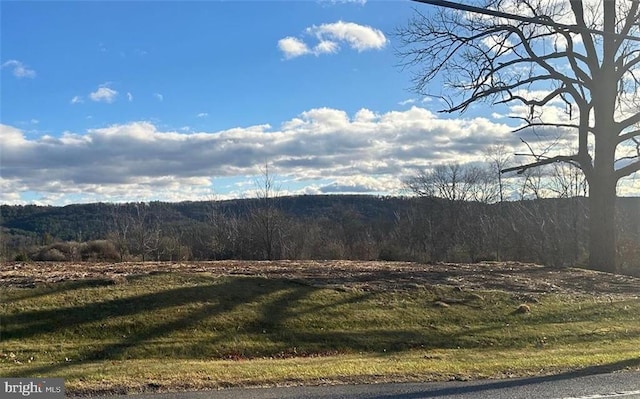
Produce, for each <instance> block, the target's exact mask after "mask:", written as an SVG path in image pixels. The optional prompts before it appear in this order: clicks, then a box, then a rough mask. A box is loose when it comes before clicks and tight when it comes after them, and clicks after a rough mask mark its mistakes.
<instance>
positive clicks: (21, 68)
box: [2, 60, 36, 79]
mask: <svg viewBox="0 0 640 399" xmlns="http://www.w3.org/2000/svg"><path fill="white" fill-rule="evenodd" d="M2 68H12V69H13V76H15V77H16V78H18V79H21V78H31V79H33V78H35V77H36V71H34V70H33V69H30V68H29V67H28V66H26V65H24V64H23V63H22V62H20V61H18V60H9V61H6V62H5V63H3V64H2Z"/></svg>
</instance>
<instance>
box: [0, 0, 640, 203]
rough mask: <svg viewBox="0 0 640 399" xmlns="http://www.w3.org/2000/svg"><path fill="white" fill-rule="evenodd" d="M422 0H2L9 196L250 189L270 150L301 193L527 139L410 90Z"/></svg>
mask: <svg viewBox="0 0 640 399" xmlns="http://www.w3.org/2000/svg"><path fill="white" fill-rule="evenodd" d="M414 7H420V8H421V10H422V11H423V12H427V13H428V12H429V9H428V8H426V7H423V6H421V5H416V4H415V3H411V2H410V1H403V0H396V1H371V0H370V1H364V0H359V1H339V0H326V1H324V0H316V1H198V2H169V1H167V2H165V1H127V2H98V1H84V2H80V1H74V2H57V1H56V2H31V1H3V2H2V3H1V18H2V21H1V22H2V32H1V33H2V35H1V41H2V43H1V52H0V55H1V59H0V63H1V65H2V77H1V79H2V80H1V84H2V86H1V95H2V96H1V101H2V104H1V111H0V112H1V114H0V118H1V120H0V122H1V124H2V132H1V133H2V136H3V137H2V142H3V144H2V153H1V156H2V158H0V165H1V166H2V178H0V187H1V188H2V190H1V191H2V192H1V193H0V202H2V203H40V204H54V205H62V204H66V203H72V202H95V201H142V200H144V201H147V200H166V201H181V200H200V199H211V198H221V199H222V198H232V197H243V196H251V195H252V191H253V190H255V180H256V176H259V175H260V173H261V172H260V171H261V168H262V167H263V166H264V165H265V164H266V163H268V164H269V166H270V170H271V172H272V173H273V174H274V175H275V176H276V178H277V179H278V181H279V186H280V189H281V191H282V192H283V193H284V194H319V193H341V192H344V193H369V194H399V193H402V189H403V185H402V180H403V179H404V178H405V177H407V176H409V175H411V174H412V173H415V170H416V169H417V168H424V167H429V166H432V165H435V164H439V163H446V162H453V161H455V162H463V163H464V162H479V161H482V160H483V159H484V158H483V157H484V155H483V154H485V153H486V150H487V148H488V147H489V146H490V145H492V144H496V143H498V144H502V145H504V146H506V148H508V149H509V150H510V151H511V150H512V152H515V151H516V150H517V148H518V143H519V138H518V137H516V136H514V135H512V134H510V133H509V131H510V128H512V127H513V126H511V127H510V126H509V125H508V123H509V122H508V120H506V119H504V118H503V115H502V114H501V112H502V111H501V110H498V109H489V108H483V107H473V108H472V109H471V110H470V111H469V112H467V113H465V114H464V115H443V114H438V113H437V111H438V110H439V109H440V108H441V104H439V103H438V101H435V100H431V99H429V98H422V97H420V96H417V95H416V94H415V93H413V92H411V91H410V90H409V89H410V87H411V81H410V80H411V77H412V76H411V73H410V71H408V70H403V69H402V68H400V67H398V64H399V62H400V60H399V59H398V57H397V56H396V54H395V52H394V46H396V45H397V43H396V38H395V37H394V35H393V32H394V29H395V28H396V27H398V26H401V25H403V24H405V23H406V21H407V20H408V18H409V17H410V16H411V15H412V13H413V8H414ZM437 86H438V82H434V86H433V87H434V91H436V92H437V91H438V90H439V88H438V87H437ZM634 184H635V183H634ZM634 190H635V189H634ZM631 192H633V190H632V191H631Z"/></svg>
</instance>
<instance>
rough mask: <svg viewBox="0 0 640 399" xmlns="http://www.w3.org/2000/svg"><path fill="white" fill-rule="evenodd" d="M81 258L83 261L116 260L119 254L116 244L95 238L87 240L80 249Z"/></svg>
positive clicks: (118, 258)
mask: <svg viewBox="0 0 640 399" xmlns="http://www.w3.org/2000/svg"><path fill="white" fill-rule="evenodd" d="M80 255H81V256H82V260H84V261H98V260H108V261H118V260H120V254H119V253H118V250H117V249H116V246H115V245H114V244H113V243H112V242H111V241H108V240H95V241H89V242H87V243H86V244H85V245H84V246H83V247H82V250H81V251H80Z"/></svg>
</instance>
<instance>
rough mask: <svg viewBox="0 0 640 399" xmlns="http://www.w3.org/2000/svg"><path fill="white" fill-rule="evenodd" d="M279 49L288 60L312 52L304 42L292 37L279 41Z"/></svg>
mask: <svg viewBox="0 0 640 399" xmlns="http://www.w3.org/2000/svg"><path fill="white" fill-rule="evenodd" d="M278 48H279V49H280V51H282V52H283V53H284V57H285V58H286V59H290V58H295V57H299V56H301V55H304V54H309V53H310V52H311V51H310V50H309V48H308V47H307V45H306V44H304V42H303V41H302V40H300V39H296V38H295V37H291V36H288V37H285V38H284V39H280V40H278Z"/></svg>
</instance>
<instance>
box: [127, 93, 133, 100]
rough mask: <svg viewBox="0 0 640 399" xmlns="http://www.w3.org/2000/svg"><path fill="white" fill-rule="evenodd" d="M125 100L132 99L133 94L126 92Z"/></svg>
mask: <svg viewBox="0 0 640 399" xmlns="http://www.w3.org/2000/svg"><path fill="white" fill-rule="evenodd" d="M127 100H129V102H131V101H133V94H131V93H129V92H127Z"/></svg>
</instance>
